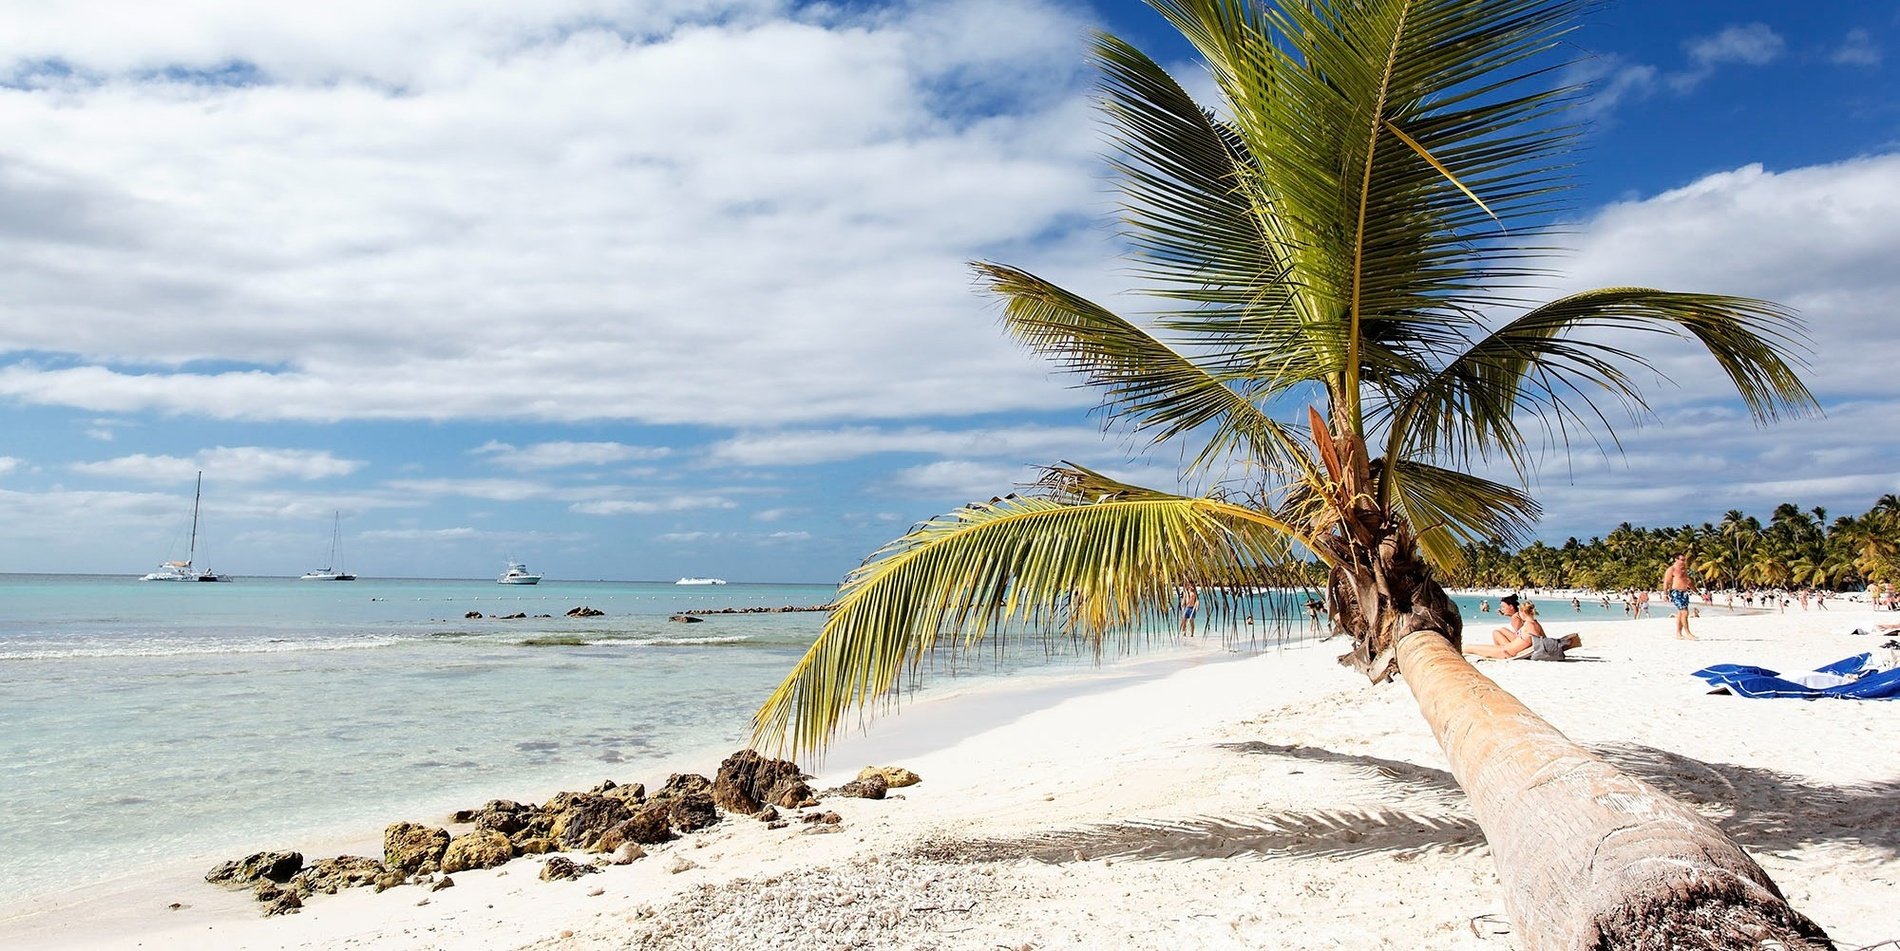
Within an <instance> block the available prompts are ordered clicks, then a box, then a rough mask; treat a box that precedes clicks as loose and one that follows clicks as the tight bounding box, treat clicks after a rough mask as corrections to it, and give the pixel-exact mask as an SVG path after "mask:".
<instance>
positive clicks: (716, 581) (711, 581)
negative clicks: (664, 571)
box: [673, 578, 726, 584]
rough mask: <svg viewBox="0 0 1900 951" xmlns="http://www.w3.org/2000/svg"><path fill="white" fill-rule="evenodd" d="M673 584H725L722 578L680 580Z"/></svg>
mask: <svg viewBox="0 0 1900 951" xmlns="http://www.w3.org/2000/svg"><path fill="white" fill-rule="evenodd" d="M673 583H674V584H725V583H726V579H724V578H681V579H680V580H678V581H675V582H673Z"/></svg>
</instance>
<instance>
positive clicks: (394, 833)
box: [383, 822, 449, 875]
mask: <svg viewBox="0 0 1900 951" xmlns="http://www.w3.org/2000/svg"><path fill="white" fill-rule="evenodd" d="M448 848H449V833H448V831H447V830H446V829H438V828H435V827H434V826H425V825H419V824H417V823H414V822H398V823H395V824H393V825H391V826H389V828H387V829H384V830H383V864H384V865H386V866H388V867H389V870H390V871H392V872H400V873H402V874H403V875H420V874H422V873H423V872H434V871H437V870H438V869H440V868H441V867H442V853H444V852H446V851H448Z"/></svg>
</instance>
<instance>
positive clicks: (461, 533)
mask: <svg viewBox="0 0 1900 951" xmlns="http://www.w3.org/2000/svg"><path fill="white" fill-rule="evenodd" d="M483 535H484V533H483V532H480V531H477V530H475V529H473V528H467V527H459V528H375V529H370V530H368V531H365V532H362V533H361V537H363V538H366V539H382V540H384V541H401V542H407V541H458V540H461V539H467V538H481V537H483Z"/></svg>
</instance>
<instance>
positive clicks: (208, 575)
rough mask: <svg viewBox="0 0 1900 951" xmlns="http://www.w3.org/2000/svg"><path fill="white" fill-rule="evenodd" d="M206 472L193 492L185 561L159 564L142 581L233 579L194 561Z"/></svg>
mask: <svg viewBox="0 0 1900 951" xmlns="http://www.w3.org/2000/svg"><path fill="white" fill-rule="evenodd" d="M204 488H205V474H204V473H203V472H200V473H198V487H197V488H196V489H193V490H192V493H191V548H190V549H189V551H188V553H187V554H186V555H185V560H184V561H168V562H165V563H163V564H161V565H159V566H158V570H157V571H154V572H152V573H150V574H148V575H145V576H143V577H141V578H139V580H140V581H229V580H231V579H229V578H226V577H225V576H223V575H221V574H218V573H217V572H215V571H212V570H210V569H209V568H196V567H193V566H192V564H191V563H192V561H193V560H194V559H196V558H197V557H198V502H199V500H200V499H202V498H203V497H204Z"/></svg>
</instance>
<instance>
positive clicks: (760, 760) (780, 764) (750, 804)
mask: <svg viewBox="0 0 1900 951" xmlns="http://www.w3.org/2000/svg"><path fill="white" fill-rule="evenodd" d="M804 779H805V774H804V773H803V772H802V771H800V770H799V768H798V764H797V763H793V762H791V761H789V760H782V759H767V758H766V757H764V756H761V755H759V753H758V751H756V750H740V751H739V752H737V753H734V754H732V755H731V756H728V757H726V761H725V762H723V763H720V764H719V774H718V776H716V777H714V779H713V783H712V800H713V804H714V805H716V806H718V807H719V808H721V809H724V810H726V811H727V812H736V813H739V814H741V815H748V816H749V815H752V814H753V813H755V812H758V811H759V810H760V809H761V808H763V807H764V806H766V805H768V804H770V805H774V806H777V805H787V804H786V803H782V802H779V801H778V800H776V799H774V798H772V794H773V792H774V791H775V790H777V791H779V792H780V795H781V796H783V795H785V793H784V791H783V790H780V788H779V787H780V784H782V783H786V782H787V781H790V782H793V783H799V784H800V785H802V784H803V783H802V781H803V780H804ZM807 796H809V788H808V789H807Z"/></svg>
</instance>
